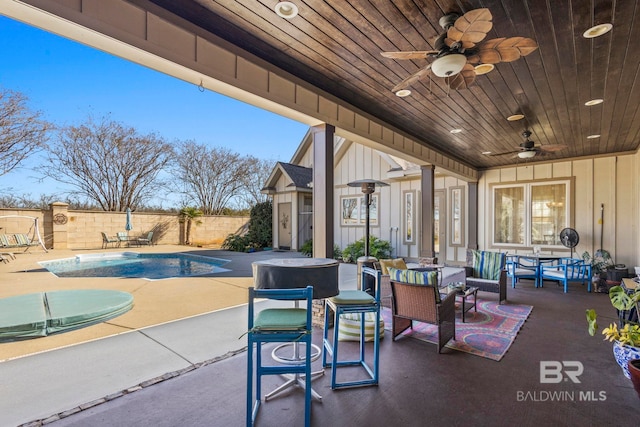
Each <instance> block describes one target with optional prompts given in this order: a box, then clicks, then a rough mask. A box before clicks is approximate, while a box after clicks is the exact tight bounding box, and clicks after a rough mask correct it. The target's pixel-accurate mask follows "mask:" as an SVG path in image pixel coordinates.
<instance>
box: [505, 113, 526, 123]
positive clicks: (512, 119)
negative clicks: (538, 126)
mask: <svg viewBox="0 0 640 427" xmlns="http://www.w3.org/2000/svg"><path fill="white" fill-rule="evenodd" d="M522 119H524V114H513V115H511V116H509V117H507V120H509V121H510V122H516V121H518V120H522Z"/></svg>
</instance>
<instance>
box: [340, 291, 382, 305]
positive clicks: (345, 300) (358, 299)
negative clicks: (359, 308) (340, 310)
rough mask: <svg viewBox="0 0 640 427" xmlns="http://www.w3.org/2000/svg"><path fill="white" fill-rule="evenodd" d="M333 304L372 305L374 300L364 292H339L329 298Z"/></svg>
mask: <svg viewBox="0 0 640 427" xmlns="http://www.w3.org/2000/svg"><path fill="white" fill-rule="evenodd" d="M329 299H330V300H331V302H333V303H334V304H341V305H346V304H351V305H355V304H373V303H375V302H376V299H375V298H374V297H372V296H371V295H369V294H368V293H366V292H365V291H352V290H350V291H340V293H339V294H338V295H336V296H334V297H331V298H329Z"/></svg>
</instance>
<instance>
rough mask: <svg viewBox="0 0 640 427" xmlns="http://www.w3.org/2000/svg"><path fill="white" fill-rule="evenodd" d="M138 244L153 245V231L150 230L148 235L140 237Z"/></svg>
mask: <svg viewBox="0 0 640 427" xmlns="http://www.w3.org/2000/svg"><path fill="white" fill-rule="evenodd" d="M137 240H138V245H140V246H142V245H147V246H151V245H153V231H150V232H148V233H147V237H138V239H137Z"/></svg>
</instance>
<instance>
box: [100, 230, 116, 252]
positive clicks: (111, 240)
mask: <svg viewBox="0 0 640 427" xmlns="http://www.w3.org/2000/svg"><path fill="white" fill-rule="evenodd" d="M100 234H102V249H107V248H108V247H109V245H110V244H112V245H113V247H116V246H120V240H119V239H118V238H117V237H109V236H107V233H105V232H102V231H101V232H100Z"/></svg>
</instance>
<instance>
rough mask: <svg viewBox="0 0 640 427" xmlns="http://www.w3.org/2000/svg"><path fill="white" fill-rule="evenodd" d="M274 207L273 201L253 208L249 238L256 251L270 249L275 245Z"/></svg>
mask: <svg viewBox="0 0 640 427" xmlns="http://www.w3.org/2000/svg"><path fill="white" fill-rule="evenodd" d="M272 215H273V205H272V204H271V201H270V200H269V201H266V202H263V203H258V204H256V205H255V206H254V207H252V208H251V213H250V218H249V231H248V232H247V238H248V239H249V242H250V245H251V247H252V248H254V249H262V248H265V247H270V246H271V245H272V243H273V233H272V227H273V218H272Z"/></svg>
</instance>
